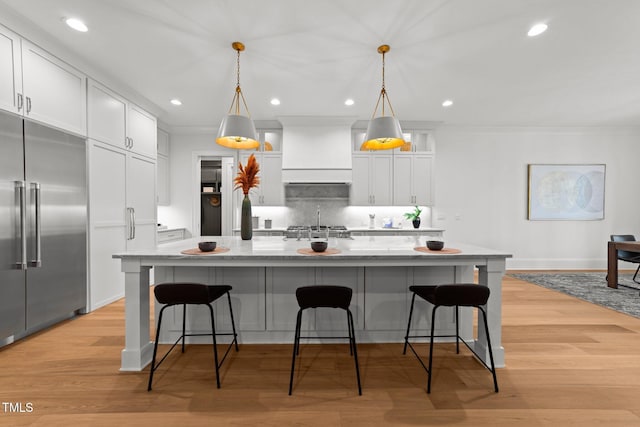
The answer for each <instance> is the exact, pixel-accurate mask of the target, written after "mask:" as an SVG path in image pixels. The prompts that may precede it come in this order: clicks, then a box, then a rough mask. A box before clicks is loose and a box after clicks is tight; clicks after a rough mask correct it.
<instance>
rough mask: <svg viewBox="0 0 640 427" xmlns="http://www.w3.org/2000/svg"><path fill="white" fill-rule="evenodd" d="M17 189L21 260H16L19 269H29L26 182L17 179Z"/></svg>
mask: <svg viewBox="0 0 640 427" xmlns="http://www.w3.org/2000/svg"><path fill="white" fill-rule="evenodd" d="M15 189H16V191H17V193H18V199H19V200H20V261H18V262H16V267H17V268H18V269H19V270H26V269H27V199H26V197H25V182H24V181H15Z"/></svg>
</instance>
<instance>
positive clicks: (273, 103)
mask: <svg viewBox="0 0 640 427" xmlns="http://www.w3.org/2000/svg"><path fill="white" fill-rule="evenodd" d="M271 105H280V100H279V99H278V98H273V99H272V100H271Z"/></svg>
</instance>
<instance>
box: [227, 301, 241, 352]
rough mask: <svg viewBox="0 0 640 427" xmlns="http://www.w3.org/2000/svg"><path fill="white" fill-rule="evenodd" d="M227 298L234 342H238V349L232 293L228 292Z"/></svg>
mask: <svg viewBox="0 0 640 427" xmlns="http://www.w3.org/2000/svg"><path fill="white" fill-rule="evenodd" d="M227 300H228V301H229V313H230V314H231V329H233V342H234V343H235V344H236V351H238V334H237V333H236V321H235V320H234V319H233V306H232V305H231V294H230V293H229V292H227Z"/></svg>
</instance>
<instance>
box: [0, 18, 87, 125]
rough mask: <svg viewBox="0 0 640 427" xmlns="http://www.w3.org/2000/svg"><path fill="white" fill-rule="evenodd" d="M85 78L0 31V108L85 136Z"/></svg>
mask: <svg viewBox="0 0 640 427" xmlns="http://www.w3.org/2000/svg"><path fill="white" fill-rule="evenodd" d="M86 81H87V77H86V76H85V75H84V74H83V73H81V72H80V71H78V70H76V69H75V68H73V67H71V66H70V65H69V64H67V63H65V62H63V61H60V60H59V59H58V58H56V57H54V56H53V55H50V54H49V53H47V52H45V51H44V50H42V49H40V48H39V47H37V46H35V45H33V44H31V43H29V42H28V41H26V40H23V39H20V37H18V36H17V35H16V34H15V33H12V32H11V31H9V30H7V29H5V28H4V27H0V108H2V109H4V110H7V111H11V112H14V113H17V114H20V115H22V116H24V117H28V118H29V119H32V120H35V121H38V122H41V123H45V124H48V125H51V126H54V127H57V128H59V129H63V130H67V131H70V132H73V133H76V134H79V135H86V128H87V127H86V117H87V110H86V105H87V104H86V99H87V97H86V93H87V92H86V88H87V83H86Z"/></svg>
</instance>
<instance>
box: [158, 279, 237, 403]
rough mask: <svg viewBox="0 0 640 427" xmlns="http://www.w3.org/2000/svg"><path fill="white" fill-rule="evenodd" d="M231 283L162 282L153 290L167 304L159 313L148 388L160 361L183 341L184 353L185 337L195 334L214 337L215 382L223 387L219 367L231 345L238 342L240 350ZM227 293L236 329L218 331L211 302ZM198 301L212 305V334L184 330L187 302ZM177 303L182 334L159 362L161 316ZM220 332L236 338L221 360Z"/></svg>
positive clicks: (230, 345) (159, 299)
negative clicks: (180, 307)
mask: <svg viewBox="0 0 640 427" xmlns="http://www.w3.org/2000/svg"><path fill="white" fill-rule="evenodd" d="M231 289H232V288H231V286H228V285H203V284H200V283H161V284H158V285H156V286H155V287H154V289H153V292H154V294H155V297H156V299H157V300H158V302H159V303H161V304H165V305H164V307H162V309H160V315H159V316H158V327H157V330H156V342H155V344H154V346H153V359H152V361H151V369H150V371H149V385H148V386H147V391H150V390H151V383H152V382H153V374H154V372H155V371H156V370H157V369H158V367H159V366H160V364H161V363H162V362H163V361H164V359H166V357H167V356H168V355H169V353H171V350H173V349H174V347H175V346H176V345H177V344H178V342H180V340H182V352H183V353H184V340H185V337H193V336H211V337H213V358H214V363H215V368H216V385H217V386H218V388H220V366H222V363H223V362H224V360H225V359H226V358H227V354H229V351H230V350H231V347H232V346H233V345H234V344H235V348H236V351H238V335H237V334H236V326H235V322H234V320H233V307H232V306H231V295H229V291H230V290H231ZM224 294H227V300H228V301H229V313H230V314H231V327H232V329H233V333H217V332H216V324H215V321H214V316H213V307H212V305H211V303H213V302H214V301H216V300H217V299H218V298H220V297H222V296H223V295H224ZM189 304H196V305H206V306H207V307H209V313H210V315H211V333H206V334H187V333H185V323H186V318H187V305H189ZM174 305H182V335H180V337H179V338H178V339H177V340H176V342H175V343H173V345H172V346H171V348H170V349H169V350H168V351H167V353H166V354H165V355H164V356H163V357H162V359H160V361H159V362H158V363H157V364H156V355H157V353H158V340H159V338H160V327H161V325H162V315H163V313H164V310H165V309H167V308H168V307H172V306H174ZM221 335H233V340H232V341H231V343H230V344H229V346H228V347H227V351H226V352H225V353H224V356H223V357H222V360H221V361H220V362H219V363H218V346H217V343H216V336H221Z"/></svg>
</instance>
